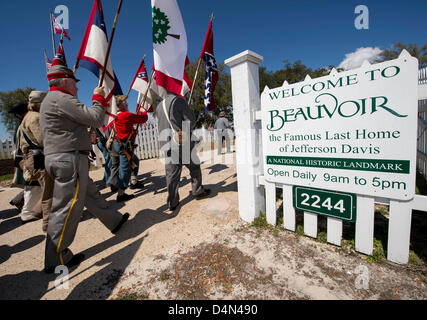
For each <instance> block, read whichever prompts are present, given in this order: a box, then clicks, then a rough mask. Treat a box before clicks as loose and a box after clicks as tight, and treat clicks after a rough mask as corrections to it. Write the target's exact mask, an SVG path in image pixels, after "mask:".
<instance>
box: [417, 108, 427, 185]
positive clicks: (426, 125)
mask: <svg viewBox="0 0 427 320" xmlns="http://www.w3.org/2000/svg"><path fill="white" fill-rule="evenodd" d="M417 139H418V141H417V148H418V157H417V168H418V170H419V172H420V173H421V174H422V175H423V176H424V177H425V178H427V100H420V101H418V135H417Z"/></svg>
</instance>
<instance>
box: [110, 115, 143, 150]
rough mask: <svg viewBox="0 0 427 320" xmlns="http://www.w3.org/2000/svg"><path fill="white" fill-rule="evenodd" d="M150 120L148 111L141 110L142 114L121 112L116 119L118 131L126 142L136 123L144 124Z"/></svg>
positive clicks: (118, 134) (120, 137) (121, 138)
mask: <svg viewBox="0 0 427 320" xmlns="http://www.w3.org/2000/svg"><path fill="white" fill-rule="evenodd" d="M147 120H148V115H147V112H146V111H141V113H140V115H137V114H134V113H132V112H119V113H118V114H117V119H116V120H115V126H116V132H117V136H118V137H119V139H120V140H121V141H122V142H123V143H124V142H126V140H127V139H128V137H129V135H130V134H131V133H132V131H133V125H134V124H142V123H144V122H146V121H147Z"/></svg>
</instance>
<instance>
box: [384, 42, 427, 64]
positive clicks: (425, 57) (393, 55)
mask: <svg viewBox="0 0 427 320" xmlns="http://www.w3.org/2000/svg"><path fill="white" fill-rule="evenodd" d="M403 49H405V50H406V51H408V52H409V54H410V55H411V56H413V57H415V58H417V59H418V62H419V67H420V68H424V67H427V44H425V45H423V46H422V47H421V48H418V45H417V44H416V43H410V44H408V45H406V44H404V43H402V42H398V43H396V44H394V45H392V46H391V48H390V49H386V50H383V51H382V52H381V54H380V56H379V58H378V60H377V62H383V61H388V60H393V59H397V58H398V57H399V55H400V53H401V52H402V50H403Z"/></svg>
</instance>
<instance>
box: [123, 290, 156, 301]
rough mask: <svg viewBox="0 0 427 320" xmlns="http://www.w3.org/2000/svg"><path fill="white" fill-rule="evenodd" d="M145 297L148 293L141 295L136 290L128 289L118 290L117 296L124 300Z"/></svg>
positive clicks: (146, 297) (144, 298)
mask: <svg viewBox="0 0 427 320" xmlns="http://www.w3.org/2000/svg"><path fill="white" fill-rule="evenodd" d="M146 299H148V294H142V295H141V294H139V293H136V292H130V291H129V290H125V291H123V292H120V293H119V294H118V296H117V300H125V301H129V300H131V301H135V300H146Z"/></svg>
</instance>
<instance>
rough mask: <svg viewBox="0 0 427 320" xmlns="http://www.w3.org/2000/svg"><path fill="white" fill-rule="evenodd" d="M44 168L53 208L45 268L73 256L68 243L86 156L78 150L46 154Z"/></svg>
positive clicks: (81, 200)
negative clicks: (50, 187) (47, 177)
mask: <svg viewBox="0 0 427 320" xmlns="http://www.w3.org/2000/svg"><path fill="white" fill-rule="evenodd" d="M45 167H46V171H47V172H48V173H49V175H50V176H51V178H52V179H53V181H54V188H53V200H52V209H51V212H50V216H49V224H48V229H47V237H46V247H45V268H46V269H48V268H55V267H56V266H58V265H65V264H66V263H67V262H68V261H70V260H71V258H72V257H73V253H72V252H71V250H69V249H68V247H69V246H70V245H71V243H72V242H73V240H74V237H75V235H76V231H77V226H78V224H79V221H80V218H81V215H82V211H83V207H84V204H85V197H86V191H87V189H86V188H87V184H88V178H89V167H88V157H87V155H85V154H79V153H78V152H70V153H56V154H51V155H47V156H46V157H45Z"/></svg>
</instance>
